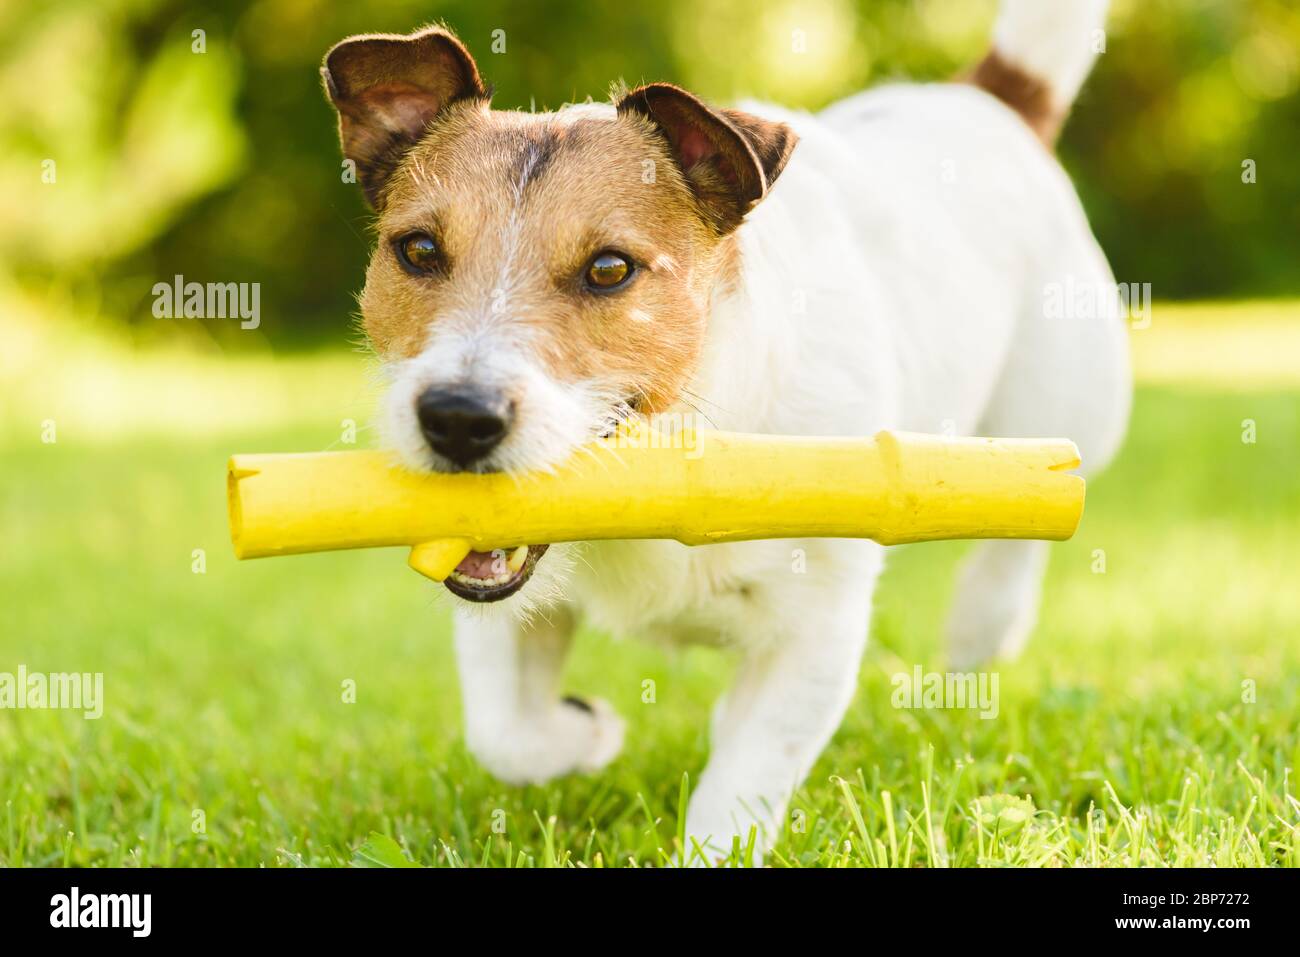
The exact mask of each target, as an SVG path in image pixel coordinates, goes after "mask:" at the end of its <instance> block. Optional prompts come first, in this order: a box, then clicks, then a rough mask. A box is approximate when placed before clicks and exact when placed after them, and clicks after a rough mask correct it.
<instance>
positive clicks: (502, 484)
mask: <svg viewBox="0 0 1300 957" xmlns="http://www.w3.org/2000/svg"><path fill="white" fill-rule="evenodd" d="M659 435H660V433H657V432H653V431H651V430H649V429H647V428H645V427H633V428H630V429H624V430H620V431H619V432H617V433H615V435H614V436H612V437H610V438H609V439H606V440H601V441H599V442H597V443H595V444H593V445H592V446H590V447H588V448H586V449H583V450H581V451H580V452H579V453H578V454H576V455H574V456H573V458H572V459H570V460H569V461H568V462H567V463H565V464H564V465H562V466H560V467H559V468H557V469H556V470H555V471H554V472H550V473H530V474H523V475H519V474H514V475H511V474H485V475H478V474H468V473H460V474H439V473H434V474H417V473H415V472H411V471H407V470H405V469H403V468H400V467H398V466H397V465H396V464H395V463H394V459H393V457H392V455H391V454H390V453H386V452H378V451H376V452H315V453H300V454H268V455H235V456H233V457H232V458H231V459H230V463H229V468H228V475H227V492H228V501H229V509H230V533H231V539H232V540H233V542H234V546H235V554H236V556H237V557H239V558H260V557H264V556H268V555H291V554H297V553H303V552H318V551H329V550H333V549H343V548H370V547H377V546H394V545H405V546H408V547H410V548H411V557H410V564H411V566H412V567H414V568H415V569H416V570H417V571H419V572H421V573H422V574H424V575H426V576H428V577H429V578H432V579H435V580H437V581H441V580H442V579H443V578H445V577H446V576H447V575H448V574H450V573H451V571H452V569H454V568H455V567H456V565H457V564H458V563H459V562H460V561H461V560H462V559H463V558H465V556H466V555H468V554H469V552H470V551H471V550H476V551H490V550H492V549H497V548H511V547H514V546H518V545H522V544H544V543H545V544H549V543H552V542H570V541H588V540H598V539H632V538H665V539H676V540H677V541H679V542H683V543H684V544H687V545H703V544H710V543H714V542H735V541H744V540H749V539H759V538H810V537H811V538H869V539H872V540H874V541H877V542H879V543H881V544H882V545H894V544H899V543H903V542H921V541H935V540H939V539H954V538H1040V539H1051V540H1062V539H1066V538H1069V537H1070V536H1071V535H1073V534H1074V531H1075V529H1076V528H1077V527H1078V524H1079V518H1080V516H1081V515H1082V513H1083V500H1084V480H1083V479H1082V478H1081V477H1079V476H1078V475H1074V474H1071V473H1070V471H1069V470H1070V469H1073V468H1075V467H1077V466H1078V465H1079V452H1078V449H1077V448H1075V446H1074V443H1072V442H1070V441H1068V440H1066V439H992V438H944V437H940V436H931V435H919V434H913V433H907V432H879V433H877V434H876V435H875V436H873V437H870V438H843V437H832V438H810V437H803V436H781V435H748V434H740V433H729V432H716V431H708V430H700V431H698V432H696V431H694V430H683V431H680V432H677V433H675V434H673V435H672V436H671V437H668V436H665V439H664V440H662V441H661V440H660V439H659ZM669 438H670V439H671V440H670V441H669V440H668V439H669Z"/></svg>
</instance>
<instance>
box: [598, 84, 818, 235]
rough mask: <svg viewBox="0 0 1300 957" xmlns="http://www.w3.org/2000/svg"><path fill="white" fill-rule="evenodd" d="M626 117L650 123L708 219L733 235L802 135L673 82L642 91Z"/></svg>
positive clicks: (624, 106) (627, 100) (627, 99)
mask: <svg viewBox="0 0 1300 957" xmlns="http://www.w3.org/2000/svg"><path fill="white" fill-rule="evenodd" d="M618 112H619V113H620V114H623V115H626V114H639V115H640V116H643V117H645V118H646V119H648V120H650V122H652V123H653V124H654V125H655V126H656V127H658V129H659V131H660V132H661V133H662V134H663V136H664V138H665V139H667V141H668V146H669V148H670V149H671V151H672V154H673V157H674V158H675V159H676V160H677V164H678V166H680V167H681V170H682V172H683V173H685V175H686V181H687V182H688V183H689V184H690V186H691V189H692V190H693V192H694V193H695V196H696V198H697V199H698V200H699V202H700V206H701V212H702V213H703V214H704V217H705V219H706V221H708V222H709V223H710V224H711V225H713V226H714V228H716V229H717V230H718V232H719V233H728V232H731V230H733V229H735V228H736V227H737V226H739V225H740V221H741V220H742V219H743V218H744V216H745V214H746V213H748V212H749V211H750V210H751V209H752V208H753V207H754V206H755V205H756V204H757V203H758V202H759V201H760V200H761V199H762V198H763V197H764V196H766V195H767V191H768V190H769V189H771V188H772V184H773V183H775V182H776V178H777V177H778V176H780V175H781V170H783V169H784V168H785V164H786V160H788V159H789V158H790V153H791V152H792V151H793V150H794V147H795V144H796V143H797V142H798V141H799V137H798V136H796V135H795V133H794V131H793V130H792V129H790V127H788V126H786V125H785V124H784V123H776V122H773V121H771V120H765V119H763V118H762V117H758V116H753V115H752V114H749V113H743V112H741V111H740V110H712V109H710V108H709V107H708V106H706V105H705V104H704V103H702V102H701V101H700V100H699V99H698V98H696V97H695V96H693V95H691V94H690V93H687V92H686V91H685V90H683V89H680V88H678V87H675V86H673V85H671V84H669V83H653V84H651V85H649V86H642V87H638V88H637V89H635V90H633V91H632V92H631V93H628V94H627V95H626V96H624V97H623V98H622V99H621V100H620V101H619V103H618Z"/></svg>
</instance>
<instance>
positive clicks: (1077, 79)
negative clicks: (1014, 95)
mask: <svg viewBox="0 0 1300 957" xmlns="http://www.w3.org/2000/svg"><path fill="white" fill-rule="evenodd" d="M1108 6H1110V0H1003V2H1002V9H1001V11H1000V12H999V14H998V22H997V24H996V25H995V26H994V27H993V47H994V49H996V50H997V51H998V53H999V54H1001V55H1002V57H1003V58H1004V59H1006V60H1007V61H1009V62H1010V63H1013V64H1015V65H1016V66H1018V67H1020V68H1021V69H1022V70H1024V71H1025V72H1026V73H1029V74H1031V75H1032V76H1036V77H1038V78H1039V79H1040V80H1045V81H1046V82H1047V85H1048V86H1049V87H1051V89H1052V98H1053V100H1054V101H1055V102H1056V104H1057V105H1058V106H1062V107H1065V106H1069V105H1070V104H1071V103H1073V102H1074V98H1075V96H1077V95H1078V93H1079V87H1081V86H1083V81H1084V80H1085V79H1086V78H1087V76H1088V71H1089V70H1091V69H1092V64H1093V61H1094V60H1096V58H1097V54H1098V52H1099V51H1100V50H1102V49H1105V35H1104V34H1103V33H1102V30H1103V29H1104V27H1105V25H1106V8H1107V7H1108Z"/></svg>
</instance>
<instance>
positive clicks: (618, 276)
mask: <svg viewBox="0 0 1300 957" xmlns="http://www.w3.org/2000/svg"><path fill="white" fill-rule="evenodd" d="M631 276H632V262H631V260H629V259H628V258H627V257H626V256H624V255H623V254H622V253H612V252H603V253H600V254H599V255H598V256H596V258H595V259H593V260H592V261H591V265H589V266H588V267H587V275H586V280H587V286H588V287H589V288H591V289H594V290H596V291H598V292H609V291H610V290H611V289H617V288H618V287H619V286H621V285H623V284H624V283H625V282H627V281H628V279H630V278H631Z"/></svg>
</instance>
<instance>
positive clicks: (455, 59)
mask: <svg viewBox="0 0 1300 957" xmlns="http://www.w3.org/2000/svg"><path fill="white" fill-rule="evenodd" d="M321 72H322V74H323V76H324V80H325V89H326V93H327V94H328V96H329V99H330V101H331V102H332V103H333V104H334V106H335V108H336V109H337V110H338V114H339V136H340V139H341V140H342V144H343V152H344V154H345V156H346V157H347V158H348V159H349V160H350V161H351V162H352V163H354V164H355V171H356V176H357V179H358V181H359V182H360V184H361V186H362V188H363V189H364V191H365V194H366V198H367V199H368V200H369V202H370V204H371V205H372V206H373V207H374V209H375V211H376V213H377V215H378V224H377V228H378V244H377V247H376V249H375V252H374V255H373V257H372V259H371V261H370V266H369V268H368V270H367V273H366V285H365V291H364V292H363V293H362V296H361V312H362V317H363V322H364V326H365V330H366V334H367V336H368V338H369V340H370V342H371V343H372V345H373V346H374V348H375V350H376V352H377V353H378V354H379V356H380V358H381V359H382V360H383V362H384V366H385V368H386V369H387V370H388V372H389V374H390V376H389V377H390V380H391V385H390V387H389V393H388V395H387V398H386V400H385V403H384V413H383V420H384V429H385V432H386V435H385V438H386V440H387V441H388V442H389V443H391V445H392V446H393V447H394V448H396V449H397V450H398V451H399V453H400V454H401V455H402V457H403V459H404V460H405V461H406V463H407V464H408V465H409V466H411V467H414V468H421V469H435V470H445V471H461V470H469V471H496V470H509V471H515V470H519V471H525V470H532V469H547V468H551V467H553V466H554V465H556V464H558V463H559V462H561V461H563V460H564V459H566V458H567V457H568V456H569V455H570V454H571V453H572V452H573V451H574V449H575V448H576V447H578V446H580V445H583V444H585V443H586V442H588V441H590V440H591V439H592V438H594V437H596V436H598V435H600V434H603V433H605V432H608V431H609V430H610V429H611V427H612V426H613V424H614V423H616V422H617V420H618V419H620V418H622V417H624V416H627V415H630V414H636V413H654V412H658V411H665V410H668V409H670V408H672V407H673V406H674V404H675V403H677V402H678V400H679V399H680V397H681V394H682V390H683V389H684V388H685V387H686V385H687V383H688V382H689V380H690V378H691V375H692V373H693V372H694V369H695V366H696V363H697V361H698V358H699V355H700V352H701V348H702V345H703V342H704V332H705V328H706V324H707V321H708V311H709V303H710V300H711V298H712V296H713V295H714V292H715V290H717V289H718V288H719V286H720V285H721V284H724V283H726V282H728V281H730V280H732V279H734V275H735V270H736V268H737V263H736V261H735V259H736V256H735V250H734V243H733V233H734V230H735V229H736V227H737V226H738V225H739V224H740V222H741V220H742V219H743V217H744V216H745V214H746V213H747V212H748V211H749V210H750V209H751V208H752V207H753V206H754V205H755V204H756V203H757V202H759V201H760V200H761V199H762V198H763V196H764V195H765V194H766V192H767V190H768V189H769V188H770V187H771V185H772V183H773V182H774V181H775V180H776V178H777V176H778V175H779V174H780V172H781V169H782V168H783V167H784V165H785V162H786V160H787V158H788V157H789V155H790V152H791V150H792V149H793V148H794V144H795V139H796V138H795V136H794V134H793V133H792V132H791V131H790V129H789V128H788V127H786V126H784V125H782V124H780V123H773V122H769V121H767V120H763V119H760V118H758V117H755V116H751V115H748V114H745V113H741V112H739V111H735V110H714V109H710V108H709V107H707V106H705V105H704V104H703V103H702V102H700V100H698V99H696V98H695V97H694V96H692V95H691V94H689V93H687V92H685V91H684V90H680V89H677V88H676V87H673V86H668V85H663V84H656V85H652V86H645V87H641V88H639V89H636V90H633V91H632V92H630V93H627V94H626V95H623V96H621V97H620V98H619V99H618V102H617V103H616V104H614V105H603V104H600V105H598V104H585V105H577V106H569V107H565V108H563V109H561V110H559V111H557V112H554V113H522V112H513V111H512V112H507V111H498V110H492V109H491V108H490V105H489V93H488V90H487V88H486V87H485V86H484V84H483V81H482V80H481V78H480V77H479V72H478V68H477V66H476V65H475V63H474V60H473V58H472V57H471V56H470V55H469V52H468V51H467V50H466V49H465V47H464V46H463V45H462V44H461V43H460V42H459V41H458V40H457V39H456V38H455V37H454V36H452V35H451V34H450V33H449V32H447V31H446V30H444V29H442V28H440V27H430V28H426V29H423V30H420V31H418V32H416V33H414V34H411V35H410V36H395V35H365V36H357V37H352V38H350V39H347V40H344V41H343V42H341V43H339V44H338V45H337V46H335V47H334V48H333V49H332V50H330V51H329V53H328V54H327V55H326V57H325V63H324V66H323V68H322V71H321ZM540 551H541V550H540V549H531V550H530V554H528V556H527V560H524V561H523V562H522V565H519V562H520V561H521V560H520V559H519V558H518V557H517V556H519V555H520V554H522V553H520V552H518V551H517V550H512V551H509V552H503V553H502V554H501V555H498V556H495V558H494V559H493V560H492V561H490V562H489V561H487V560H486V559H484V558H483V556H479V560H475V555H476V554H477V553H475V554H472V555H471V556H470V558H468V559H466V562H465V563H462V568H461V569H459V570H458V571H457V572H456V573H453V575H452V577H451V578H450V579H448V582H449V587H451V589H452V590H453V591H454V592H455V593H456V594H458V595H461V596H462V597H465V598H469V599H471V600H480V601H482V600H489V599H493V598H498V597H504V596H505V595H508V594H512V593H513V592H514V591H516V590H518V588H519V587H520V586H521V585H522V584H523V580H524V579H525V578H526V577H527V575H528V573H529V572H531V568H532V565H533V564H535V562H536V558H537V555H538V554H540ZM516 565H519V567H518V568H516V567H515V566H516Z"/></svg>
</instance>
